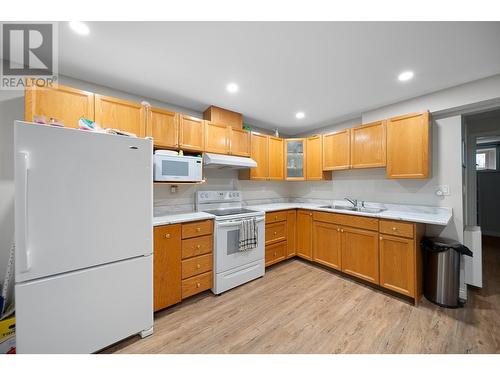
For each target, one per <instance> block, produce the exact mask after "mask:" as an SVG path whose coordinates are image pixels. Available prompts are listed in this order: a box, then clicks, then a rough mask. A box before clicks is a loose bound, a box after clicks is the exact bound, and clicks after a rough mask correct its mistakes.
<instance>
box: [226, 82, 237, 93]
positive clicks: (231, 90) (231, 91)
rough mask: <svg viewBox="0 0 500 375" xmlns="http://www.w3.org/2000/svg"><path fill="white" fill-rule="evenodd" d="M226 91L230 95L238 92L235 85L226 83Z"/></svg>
mask: <svg viewBox="0 0 500 375" xmlns="http://www.w3.org/2000/svg"><path fill="white" fill-rule="evenodd" d="M226 90H227V91H229V92H230V93H231V94H234V93H235V92H238V85H237V84H236V83H232V82H231V83H228V84H227V86H226Z"/></svg>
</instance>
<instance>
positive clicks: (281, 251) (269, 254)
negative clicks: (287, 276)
mask: <svg viewBox="0 0 500 375" xmlns="http://www.w3.org/2000/svg"><path fill="white" fill-rule="evenodd" d="M286 248H287V245H286V241H281V242H278V243H274V244H271V245H266V267H267V266H270V265H272V264H275V263H278V262H281V261H282V260H285V259H286V252H287V251H286Z"/></svg>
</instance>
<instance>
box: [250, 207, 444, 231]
mask: <svg viewBox="0 0 500 375" xmlns="http://www.w3.org/2000/svg"><path fill="white" fill-rule="evenodd" d="M335 203H336V204H341V205H346V202H339V201H338V202H335ZM324 205H325V204H319V203H296V202H291V203H270V204H260V205H251V206H246V208H248V209H250V210H257V211H264V212H273V211H281V210H291V209H294V208H302V209H307V210H315V211H324V212H335V213H340V214H348V215H359V216H368V217H376V218H380V219H392V220H403V221H411V222H414V223H424V224H434V225H447V224H448V223H449V222H450V220H451V217H452V210H451V208H448V207H432V206H417V205H399V204H382V203H373V204H372V203H369V204H367V207H373V208H375V207H377V208H378V207H381V208H385V211H382V212H380V213H368V212H356V211H346V210H338V209H331V208H320V206H324Z"/></svg>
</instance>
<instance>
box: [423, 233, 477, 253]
mask: <svg viewBox="0 0 500 375" xmlns="http://www.w3.org/2000/svg"><path fill="white" fill-rule="evenodd" d="M421 244H422V245H423V246H425V247H426V248H427V249H428V250H430V251H434V252H441V251H446V250H448V249H453V250H455V251H457V252H459V253H460V254H463V255H468V256H470V257H471V256H472V251H470V250H469V248H468V247H467V246H464V245H463V244H461V243H460V242H458V241H457V240H452V239H451V238H443V237H424V238H423V239H422V242H421Z"/></svg>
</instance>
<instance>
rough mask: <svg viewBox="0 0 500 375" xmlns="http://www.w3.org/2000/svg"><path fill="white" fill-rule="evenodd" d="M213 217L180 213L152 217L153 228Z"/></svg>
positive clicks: (211, 216) (203, 214)
mask: <svg viewBox="0 0 500 375" xmlns="http://www.w3.org/2000/svg"><path fill="white" fill-rule="evenodd" d="M214 217H215V216H214V215H211V214H207V213H205V212H182V213H175V214H170V215H163V216H154V217H153V226H155V227H156V226H158V225H166V224H177V223H187V222H189V221H197V220H206V219H213V218H214Z"/></svg>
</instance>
